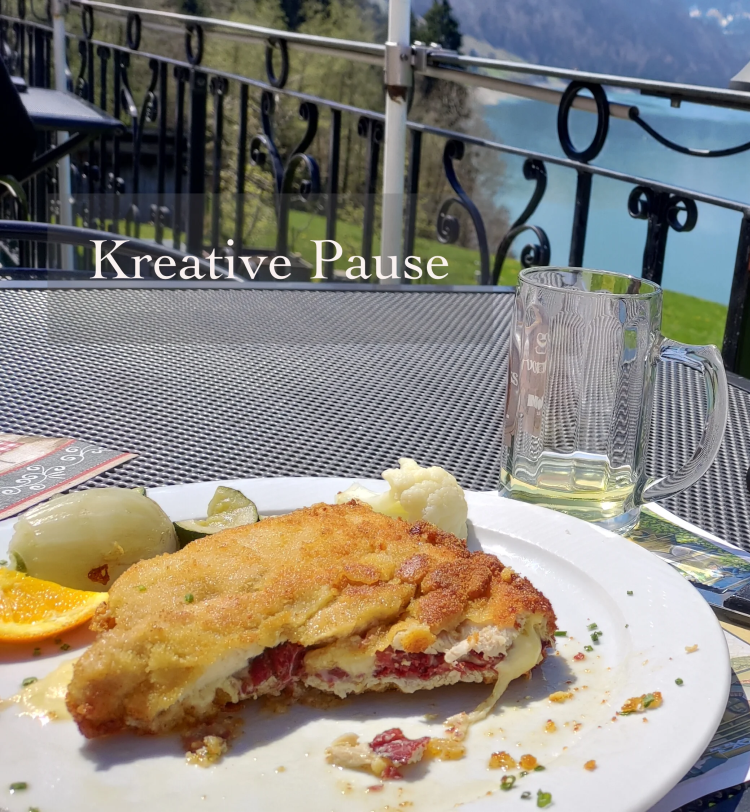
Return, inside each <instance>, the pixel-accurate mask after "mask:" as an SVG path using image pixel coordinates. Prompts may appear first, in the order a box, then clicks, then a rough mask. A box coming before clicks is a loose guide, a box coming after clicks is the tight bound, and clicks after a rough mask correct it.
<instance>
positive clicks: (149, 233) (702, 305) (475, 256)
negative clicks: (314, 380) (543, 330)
mask: <svg viewBox="0 0 750 812" xmlns="http://www.w3.org/2000/svg"><path fill="white" fill-rule="evenodd" d="M275 237H276V230H275V224H274V223H268V224H267V225H266V227H265V229H260V228H256V230H255V231H254V232H253V236H252V240H251V243H252V245H253V246H254V247H256V248H264V247H265V248H271V247H272V246H273V244H274V242H275ZM141 238H142V239H145V240H152V239H154V227H153V226H152V225H150V224H147V223H144V224H143V225H142V226H141ZM322 239H325V218H323V217H322V216H320V215H315V214H307V213H305V212H301V211H292V212H290V218H289V242H290V248H291V250H292V251H293V252H294V253H297V254H299V255H301V256H302V257H303V258H304V259H305V260H307V262H309V263H310V264H311V265H315V245H314V244H313V243H312V242H311V240H322ZM336 239H337V241H338V242H339V244H340V245H341V247H342V248H343V256H342V259H341V260H339V261H338V262H336V263H335V266H334V267H335V268H340V269H341V270H345V269H346V267H347V265H348V262H347V259H348V257H349V256H352V255H355V254H359V253H360V251H361V250H362V227H361V226H360V225H358V224H355V223H350V222H345V221H342V220H339V222H338V223H337V226H336ZM164 240H165V242H166V244H167V245H169V246H171V243H172V233H171V230H170V229H165V234H164ZM379 252H380V239H379V237H378V236H377V235H376V237H375V239H374V240H373V254H378V253H379ZM414 252H415V254H416V255H417V256H420V257H422V259H423V263H422V267H423V268H424V267H425V265H426V260H427V259H428V258H429V257H433V256H442V257H445V259H446V260H447V262H448V267H447V268H443V269H440V271H439V272H440V273H445V272H447V273H448V276H447V277H446V278H445V279H444V280H442V282H441V283H437V284H446V285H473V284H475V283H476V272H477V270H478V269H479V253H478V252H477V251H475V250H473V249H470V248H462V247H461V246H459V245H444V244H442V243H440V242H438V241H437V240H432V239H424V238H417V239H416V241H415V246H414ZM493 260H494V258H491V259H490V261H491V262H492V261H493ZM327 267H328V266H327ZM520 270H521V266H520V263H519V262H518V260H516V259H508V260H506V262H505V266H504V267H503V271H502V275H501V277H500V284H501V285H515V284H516V281H517V279H518V274H519V272H520ZM421 281H422V282H424V283H431V284H436V281H435V280H433V279H429V278H428V279H422V280H421ZM726 317H727V308H726V305H721V304H717V303H715V302H709V301H706V300H705V299H697V298H695V297H694V296H686V295H685V294H684V293H676V292H675V291H671V290H665V291H664V313H663V318H662V331H663V333H664V335H666V336H668V337H669V338H673V339H675V340H676V341H682V342H684V343H686V344H716V345H717V346H718V347H719V348H721V344H722V336H723V335H724V323H725V321H726Z"/></svg>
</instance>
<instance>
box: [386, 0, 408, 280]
mask: <svg viewBox="0 0 750 812" xmlns="http://www.w3.org/2000/svg"><path fill="white" fill-rule="evenodd" d="M410 22H411V0H390V2H389V4H388V42H386V46H385V49H386V55H385V83H386V89H387V93H386V98H385V146H384V151H383V221H382V230H381V242H380V256H381V263H380V264H381V267H382V270H383V275H388V274H389V273H391V267H394V268H395V269H396V272H397V273H398V274H399V275H400V273H401V259H402V257H401V238H402V234H403V226H404V167H405V164H406V112H407V103H406V99H407V94H408V91H409V85H410V83H411V42H410ZM389 257H396V260H395V265H394V266H391V260H390V259H389ZM380 281H382V282H384V283H394V282H399V281H401V280H400V279H383V280H380Z"/></svg>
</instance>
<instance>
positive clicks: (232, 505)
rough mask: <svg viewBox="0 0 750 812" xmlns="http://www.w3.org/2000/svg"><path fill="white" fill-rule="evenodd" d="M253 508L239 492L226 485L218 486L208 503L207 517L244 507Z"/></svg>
mask: <svg viewBox="0 0 750 812" xmlns="http://www.w3.org/2000/svg"><path fill="white" fill-rule="evenodd" d="M250 506H252V507H255V505H253V503H252V502H251V501H250V500H249V499H248V498H247V496H245V494H244V493H242V492H241V491H238V490H236V489H235V488H227V487H226V485H219V487H218V488H217V489H216V493H215V494H214V495H213V496H212V497H211V501H210V502H209V503H208V513H207V515H208V516H209V517H210V516H216V515H217V514H219V513H226V512H227V511H229V510H239V509H240V508H244V507H250Z"/></svg>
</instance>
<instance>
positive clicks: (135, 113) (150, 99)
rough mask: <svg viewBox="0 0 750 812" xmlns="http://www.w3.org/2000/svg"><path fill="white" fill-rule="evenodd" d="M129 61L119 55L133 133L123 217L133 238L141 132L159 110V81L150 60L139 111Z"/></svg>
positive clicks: (124, 101)
mask: <svg viewBox="0 0 750 812" xmlns="http://www.w3.org/2000/svg"><path fill="white" fill-rule="evenodd" d="M129 65H130V60H129V59H128V55H127V54H121V57H120V62H119V68H120V83H121V88H122V104H123V106H124V107H125V110H126V111H127V113H128V115H129V116H130V120H131V130H132V133H133V202H132V203H131V205H130V208H129V209H128V212H127V214H126V216H125V220H126V224H127V232H128V233H130V225H131V224H134V225H135V236H138V235H139V232H140V211H139V208H138V193H139V190H140V163H141V149H142V147H143V130H144V127H145V124H146V122H147V121H149V122H151V121H156V116H157V113H158V109H159V97H158V95H157V93H156V83H157V81H158V79H159V62H158V60H156V59H150V60H149V63H148V66H149V70H150V71H151V78H150V80H149V83H148V88H147V89H146V94H145V96H144V98H143V104H142V105H141V109H140V110H139V109H138V106H137V105H136V103H135V99H134V98H133V93H132V91H131V89H130V80H129V79H128V67H129Z"/></svg>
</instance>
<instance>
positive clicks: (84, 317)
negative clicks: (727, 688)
mask: <svg viewBox="0 0 750 812" xmlns="http://www.w3.org/2000/svg"><path fill="white" fill-rule="evenodd" d="M511 303H512V297H511V296H510V295H509V294H508V293H507V292H506V293H504V292H492V293H490V292H443V293H434V292H422V291H419V290H418V289H415V290H411V291H408V292H401V291H399V292H385V291H382V290H376V291H373V290H351V291H341V290H327V289H324V288H322V287H321V289H320V290H314V291H313V290H297V289H289V288H287V289H284V290H269V289H254V290H253V289H251V290H247V289H245V290H236V289H233V290H217V289H212V290H153V289H152V290H49V291H48V290H7V289H6V290H0V430H2V431H12V432H20V433H29V434H42V435H51V436H75V437H77V438H82V439H87V440H90V441H92V442H96V443H101V444H102V445H106V446H108V447H110V448H114V449H120V450H123V451H125V450H127V451H136V452H138V454H139V456H138V457H137V458H136V459H134V460H133V461H131V462H128V463H126V464H125V465H122V466H121V467H119V468H115V469H113V470H111V471H109V472H107V473H106V474H103V475H100V476H99V477H97V478H96V479H94V480H92V482H91V483H88V484H95V485H131V486H133V485H145V486H155V485H169V484H175V483H181V482H195V481H199V480H206V479H223V478H234V477H255V476H284V475H285V476H290V475H300V476H302V475H318V476H324V475H340V476H353V477H354V476H361V477H367V476H373V477H377V476H379V475H380V472H381V471H382V470H383V469H384V468H386V467H389V466H391V465H393V464H394V463H395V461H396V459H397V458H398V457H399V456H413V457H415V458H416V459H417V460H419V461H420V462H421V463H422V464H440V465H443V466H445V467H446V468H448V469H449V470H450V471H452V472H453V473H454V474H455V475H456V477H457V478H458V480H459V481H460V482H461V484H462V485H463V486H464V487H467V488H474V489H479V490H484V489H491V488H494V487H496V486H497V483H498V478H499V473H500V450H499V443H500V437H501V426H502V414H503V399H504V392H505V380H506V368H507V349H508V333H509V324H510V315H511ZM729 397H730V418H729V426H728V429H727V433H726V436H725V439H724V443H723V446H722V449H721V451H720V453H719V456H718V458H717V460H716V461H715V463H714V465H713V466H712V467H711V469H710V470H709V471H708V472H707V474H706V475H705V476H704V477H703V478H702V479H701V480H700V482H698V483H697V484H696V485H695V486H693V487H692V488H690V489H688V490H687V491H685V492H684V493H682V494H680V495H679V496H677V497H675V498H674V499H671V500H669V501H668V502H667V503H666V504H667V507H669V508H670V509H671V510H673V511H674V512H675V513H677V514H678V515H680V516H682V517H683V518H685V519H687V520H688V521H691V522H693V523H695V524H697V525H699V526H701V527H703V528H705V529H707V530H710V531H711V532H713V533H716V534H717V535H719V536H721V537H723V538H725V539H728V540H729V541H733V542H735V543H737V544H740V545H741V546H743V547H745V548H746V549H750V496H749V495H748V491H747V487H746V482H745V477H746V472H747V469H748V466H749V465H750V432H749V431H748V427H750V392H748V391H745V390H743V389H742V388H740V387H735V386H730V392H729ZM703 413H704V404H703V393H702V384H701V381H700V379H699V378H698V377H697V375H696V374H695V373H693V372H691V371H690V370H688V369H686V368H685V367H682V366H678V365H677V364H671V365H666V364H662V365H660V367H659V373H658V380H657V387H656V404H655V407H654V425H653V430H652V442H651V448H650V453H649V471H650V472H651V473H654V474H657V473H666V472H669V471H672V470H674V469H675V468H676V467H677V466H678V465H679V464H680V463H681V462H682V461H684V460H685V459H687V457H688V456H689V455H690V453H691V452H692V450H693V449H694V448H695V446H696V444H697V442H698V437H699V436H700V430H701V426H702V422H703ZM723 795H726V793H723V794H722V793H719V794H718V795H716V796H712V798H711V799H703V800H702V801H699V802H695V803H694V804H690V805H688V807H685V809H686V810H687V809H690V810H692V809H697V808H698V806H700V805H702V804H706V803H708V802H709V801H711V803H716V802H719V801H720V799H721V797H722V796H723ZM730 795H731V793H730ZM747 795H748V793H745V796H747ZM740 797H741V796H740V795H736V796H735V800H739V799H740ZM735 800H731V801H724V802H722V803H721V806H720V807H718V806H717V809H721V812H724V807H725V805H726V804H730V805H731V808H732V809H734V806H736V803H735ZM744 802H745V798H744V796H742V803H744ZM727 812H729V807H727Z"/></svg>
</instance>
